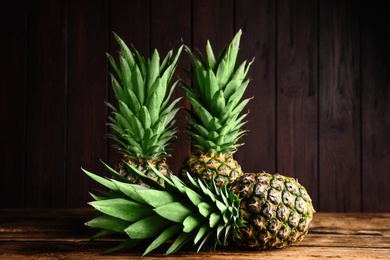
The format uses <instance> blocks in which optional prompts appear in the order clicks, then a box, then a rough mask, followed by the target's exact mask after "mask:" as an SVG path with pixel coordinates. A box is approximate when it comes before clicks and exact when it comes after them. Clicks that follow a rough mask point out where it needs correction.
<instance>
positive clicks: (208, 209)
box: [198, 202, 214, 218]
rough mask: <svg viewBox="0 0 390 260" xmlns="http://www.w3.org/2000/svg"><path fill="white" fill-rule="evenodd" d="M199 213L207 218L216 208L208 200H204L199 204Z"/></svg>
mask: <svg viewBox="0 0 390 260" xmlns="http://www.w3.org/2000/svg"><path fill="white" fill-rule="evenodd" d="M198 209H199V213H200V214H202V216H203V217H205V218H207V217H208V216H210V214H211V213H212V212H213V210H214V208H213V207H212V206H211V205H210V204H209V203H207V202H202V203H199V204H198Z"/></svg>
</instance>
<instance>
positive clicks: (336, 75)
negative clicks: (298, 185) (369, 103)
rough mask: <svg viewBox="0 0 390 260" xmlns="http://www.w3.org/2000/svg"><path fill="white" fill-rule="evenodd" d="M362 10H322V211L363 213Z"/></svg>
mask: <svg viewBox="0 0 390 260" xmlns="http://www.w3.org/2000/svg"><path fill="white" fill-rule="evenodd" d="M336 2H337V3H336ZM358 7H359V6H358V5H356V2H355V1H353V2H352V1H343V2H342V3H340V2H339V1H326V2H321V6H320V30H321V33H320V42H319V49H320V63H319V68H320V71H319V78H320V82H319V88H320V101H319V102H320V104H319V105H320V113H319V120H320V122H319V133H320V149H319V158H320V162H319V168H320V169H319V170H320V179H319V192H320V198H321V200H320V202H319V207H318V209H319V210H322V211H360V210H361V196H360V195H359V192H360V189H361V185H362V184H361V180H360V176H361V167H360V161H361V157H360V156H361V155H360V149H361V144H360V142H359V140H360V138H361V132H360V110H359V107H360V84H359V81H360V78H359V63H360V60H359V40H358V39H359V30H358V26H359V23H358V20H359V16H358V15H359V9H358Z"/></svg>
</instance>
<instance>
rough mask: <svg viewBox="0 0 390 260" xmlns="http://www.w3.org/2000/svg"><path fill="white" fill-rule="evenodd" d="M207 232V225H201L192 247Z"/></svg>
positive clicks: (208, 228)
mask: <svg viewBox="0 0 390 260" xmlns="http://www.w3.org/2000/svg"><path fill="white" fill-rule="evenodd" d="M209 230H210V226H209V223H207V222H205V223H203V225H202V226H201V227H200V228H199V231H198V233H196V236H195V239H194V245H196V244H197V243H198V242H199V241H200V240H201V239H202V238H203V236H204V235H205V234H206V233H207V232H208V231H209Z"/></svg>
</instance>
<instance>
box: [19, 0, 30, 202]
mask: <svg viewBox="0 0 390 260" xmlns="http://www.w3.org/2000/svg"><path fill="white" fill-rule="evenodd" d="M28 5H29V1H28V0H25V1H24V7H25V9H24V19H25V24H24V30H25V34H24V50H25V57H24V58H25V62H24V94H25V95H24V112H23V113H24V125H25V129H24V140H23V143H24V152H23V162H24V163H23V176H22V185H23V186H22V187H23V188H22V191H23V193H22V194H21V195H22V198H23V199H22V200H23V201H22V205H21V206H22V207H24V208H25V207H26V196H27V193H26V178H27V176H26V174H27V129H28V127H27V124H28V119H27V116H28V114H27V107H28V98H27V97H28V95H27V92H28V89H29V87H28V68H29V66H28V63H29V60H30V59H29V48H28V39H29V38H28V35H29V28H30V27H29V24H30V23H29V12H28V10H29V8H28Z"/></svg>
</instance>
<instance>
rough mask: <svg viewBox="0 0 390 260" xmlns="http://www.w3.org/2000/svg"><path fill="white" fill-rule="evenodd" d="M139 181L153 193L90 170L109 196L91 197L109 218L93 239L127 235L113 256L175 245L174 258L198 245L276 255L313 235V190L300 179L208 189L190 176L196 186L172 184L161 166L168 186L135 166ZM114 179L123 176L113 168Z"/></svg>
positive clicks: (260, 179)
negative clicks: (276, 250)
mask: <svg viewBox="0 0 390 260" xmlns="http://www.w3.org/2000/svg"><path fill="white" fill-rule="evenodd" d="M126 165H127V167H128V168H129V169H130V170H131V171H132V174H134V176H136V177H137V178H140V179H141V180H142V181H143V182H144V183H145V184H147V185H148V186H147V187H144V186H141V185H137V184H132V183H130V182H129V181H128V180H127V179H121V180H116V179H106V178H102V177H100V176H98V175H96V174H93V173H91V172H88V171H86V170H84V169H83V171H84V172H85V173H86V174H87V175H88V176H89V177H91V178H92V179H93V180H95V181H96V182H98V183H100V184H102V185H104V186H105V187H106V188H108V189H109V191H108V192H102V195H101V196H97V195H94V194H91V195H92V197H93V199H94V201H92V202H90V203H89V204H90V205H91V206H92V207H94V208H95V209H96V210H98V211H99V212H100V213H101V214H100V215H99V216H97V217H96V218H94V219H92V220H90V221H88V222H87V223H86V225H87V226H90V227H91V228H98V229H100V231H99V232H98V233H97V234H96V235H95V236H94V237H92V238H91V239H97V238H100V237H103V236H107V235H111V234H118V233H119V234H122V235H124V239H123V243H122V244H120V245H118V246H117V247H115V248H113V249H111V250H109V251H108V252H113V251H117V250H121V249H128V248H132V247H135V246H145V247H146V249H145V251H144V253H143V254H144V255H146V254H149V253H150V252H152V251H153V250H155V249H157V248H159V247H161V246H163V245H164V246H168V249H167V250H166V252H165V254H172V253H175V252H176V251H178V250H180V249H181V248H182V247H183V246H185V245H189V244H190V243H192V244H193V245H194V246H197V247H198V249H197V250H198V251H199V250H201V249H202V248H203V247H204V246H206V245H207V246H208V247H210V248H211V249H215V248H216V247H217V246H218V245H220V246H227V245H237V246H239V247H242V248H245V249H256V250H262V249H273V248H282V247H285V246H289V245H291V244H292V243H294V242H298V241H301V240H302V239H303V238H304V237H305V236H306V234H307V232H308V229H309V226H310V222H311V220H312V218H313V214H314V212H315V211H314V209H313V206H312V203H311V199H310V197H309V195H308V194H307V192H306V190H305V188H304V187H303V186H302V185H300V184H299V183H298V182H297V181H295V180H294V179H293V178H289V177H285V176H282V175H279V174H275V175H271V174H268V173H249V174H245V175H243V176H240V177H238V178H236V179H235V180H234V181H233V182H232V183H231V184H229V185H226V184H224V185H222V186H221V187H218V186H217V185H215V183H214V184H212V185H210V186H208V185H207V184H206V183H205V182H204V180H203V179H201V178H199V179H198V180H194V179H193V178H192V177H191V175H189V176H188V183H184V182H182V181H181V180H180V179H179V178H178V177H176V176H175V175H170V176H169V178H167V177H166V176H165V175H163V174H162V173H160V172H159V171H158V170H157V169H155V168H154V167H153V166H151V167H150V169H151V170H153V171H154V173H155V174H156V176H158V177H159V178H161V179H163V180H164V184H165V185H164V186H161V185H160V184H158V182H156V181H155V180H153V179H152V178H150V177H148V176H145V175H144V174H142V173H141V172H140V171H138V170H137V169H136V168H135V167H133V166H131V165H130V164H127V163H126ZM105 166H106V167H107V169H108V170H109V171H110V172H111V173H112V174H113V175H114V176H120V173H119V172H115V170H113V169H112V168H110V167H109V166H108V165H106V164H105Z"/></svg>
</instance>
